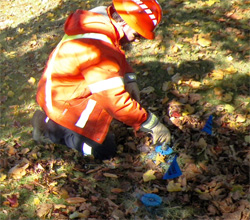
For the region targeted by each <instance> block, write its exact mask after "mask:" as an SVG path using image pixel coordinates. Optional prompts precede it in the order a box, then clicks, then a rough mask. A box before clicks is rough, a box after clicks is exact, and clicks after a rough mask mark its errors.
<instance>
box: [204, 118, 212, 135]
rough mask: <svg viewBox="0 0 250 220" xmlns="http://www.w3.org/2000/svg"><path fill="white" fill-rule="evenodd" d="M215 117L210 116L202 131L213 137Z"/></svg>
mask: <svg viewBox="0 0 250 220" xmlns="http://www.w3.org/2000/svg"><path fill="white" fill-rule="evenodd" d="M212 124H213V116H212V115H210V116H209V118H208V120H207V122H206V124H205V126H204V128H203V129H202V131H204V132H206V133H208V134H210V135H212Z"/></svg>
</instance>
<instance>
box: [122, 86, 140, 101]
mask: <svg viewBox="0 0 250 220" xmlns="http://www.w3.org/2000/svg"><path fill="white" fill-rule="evenodd" d="M125 89H126V91H127V92H128V93H129V95H130V97H131V98H132V99H134V100H135V101H137V102H140V91H139V88H138V85H137V83H136V82H130V83H127V84H125Z"/></svg>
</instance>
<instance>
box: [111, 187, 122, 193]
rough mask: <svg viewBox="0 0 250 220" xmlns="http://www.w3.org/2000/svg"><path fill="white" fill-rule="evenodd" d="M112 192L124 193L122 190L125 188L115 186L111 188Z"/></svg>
mask: <svg viewBox="0 0 250 220" xmlns="http://www.w3.org/2000/svg"><path fill="white" fill-rule="evenodd" d="M111 192H112V193H117V194H118V193H122V192H124V190H123V189H120V188H113V189H111Z"/></svg>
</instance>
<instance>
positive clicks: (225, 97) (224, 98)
mask: <svg viewBox="0 0 250 220" xmlns="http://www.w3.org/2000/svg"><path fill="white" fill-rule="evenodd" d="M232 99H233V96H232V95H231V94H230V93H226V94H224V95H223V96H222V98H221V100H222V101H223V102H231V101H232Z"/></svg>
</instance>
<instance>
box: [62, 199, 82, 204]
mask: <svg viewBox="0 0 250 220" xmlns="http://www.w3.org/2000/svg"><path fill="white" fill-rule="evenodd" d="M85 201H86V199H84V198H82V197H70V198H67V199H66V202H67V203H69V204H77V203H83V202H85Z"/></svg>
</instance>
